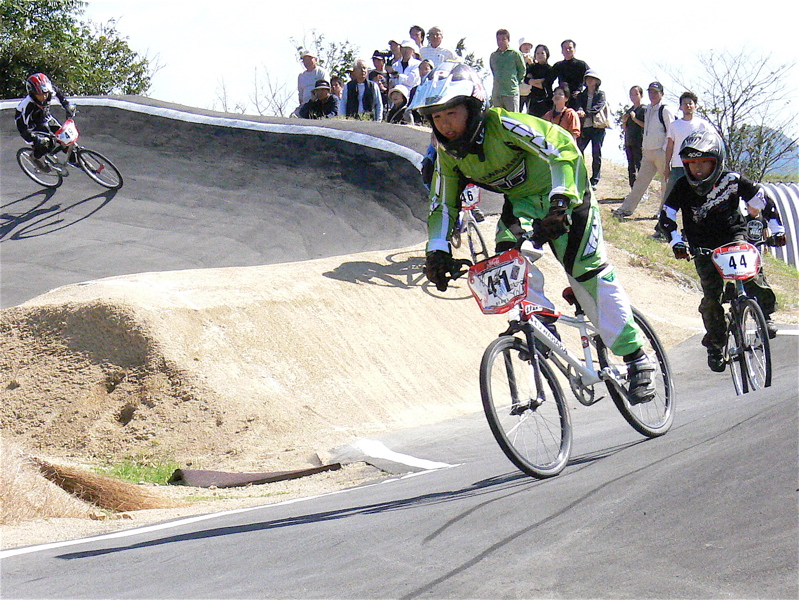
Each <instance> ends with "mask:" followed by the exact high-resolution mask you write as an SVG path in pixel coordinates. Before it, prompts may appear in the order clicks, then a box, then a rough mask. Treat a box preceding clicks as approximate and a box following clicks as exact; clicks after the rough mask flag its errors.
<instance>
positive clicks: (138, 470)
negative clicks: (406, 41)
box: [95, 457, 180, 485]
mask: <svg viewBox="0 0 799 600" xmlns="http://www.w3.org/2000/svg"><path fill="white" fill-rule="evenodd" d="M179 468H180V463H179V462H177V461H175V460H172V459H153V458H142V457H139V458H125V459H123V460H121V461H120V462H115V463H109V464H106V465H103V466H101V467H97V468H96V469H95V472H96V473H97V474H99V475H105V476H106V477H114V478H116V479H121V480H122V481H129V482H131V483H157V484H159V485H166V482H167V481H168V480H169V478H170V477H171V476H172V473H174V472H175V469H179Z"/></svg>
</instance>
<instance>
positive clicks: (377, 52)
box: [372, 50, 386, 60]
mask: <svg viewBox="0 0 799 600" xmlns="http://www.w3.org/2000/svg"><path fill="white" fill-rule="evenodd" d="M372 58H381V59H383V60H386V55H385V54H384V53H383V52H381V51H380V50H375V51H374V52H372Z"/></svg>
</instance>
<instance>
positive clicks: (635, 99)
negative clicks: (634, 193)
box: [621, 85, 646, 188]
mask: <svg viewBox="0 0 799 600" xmlns="http://www.w3.org/2000/svg"><path fill="white" fill-rule="evenodd" d="M643 97H644V90H643V88H642V87H641V86H640V85H634V86H633V87H631V88H630V100H631V101H632V103H633V105H632V106H631V107H629V108H628V109H627V110H626V111H625V112H624V115H622V118H621V126H622V128H623V129H624V153H625V154H626V155H627V177H628V179H629V181H630V188H632V187H633V184H634V183H635V177H636V175H638V169H640V168H641V152H642V150H641V145H642V144H643V142H644V118H645V115H646V106H644V105H643V104H641V99H642V98H643Z"/></svg>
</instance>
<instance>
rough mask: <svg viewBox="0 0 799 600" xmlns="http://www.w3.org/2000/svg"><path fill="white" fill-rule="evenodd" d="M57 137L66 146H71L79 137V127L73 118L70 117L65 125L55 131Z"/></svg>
mask: <svg viewBox="0 0 799 600" xmlns="http://www.w3.org/2000/svg"><path fill="white" fill-rule="evenodd" d="M55 139H57V140H58V141H59V142H61V143H62V144H63V145H64V146H69V145H70V144H72V143H73V142H75V141H76V140H77V139H78V127H77V126H76V125H75V122H74V121H73V120H72V119H69V120H68V121H67V122H66V123H64V125H63V126H62V127H61V129H59V130H58V131H56V132H55Z"/></svg>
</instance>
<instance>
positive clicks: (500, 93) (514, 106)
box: [489, 29, 527, 112]
mask: <svg viewBox="0 0 799 600" xmlns="http://www.w3.org/2000/svg"><path fill="white" fill-rule="evenodd" d="M496 37H497V49H496V50H495V51H494V52H492V53H491V58H490V60H489V64H490V67H491V74H492V75H493V76H494V87H493V90H492V92H491V104H492V105H493V106H496V107H499V108H504V109H505V110H509V111H511V112H519V84H520V83H522V81H524V75H525V73H526V72H527V69H526V67H525V63H524V57H523V56H522V53H521V52H519V51H518V50H515V49H513V48H511V47H510V33H508V30H507V29H500V30H499V31H497V36H496Z"/></svg>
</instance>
